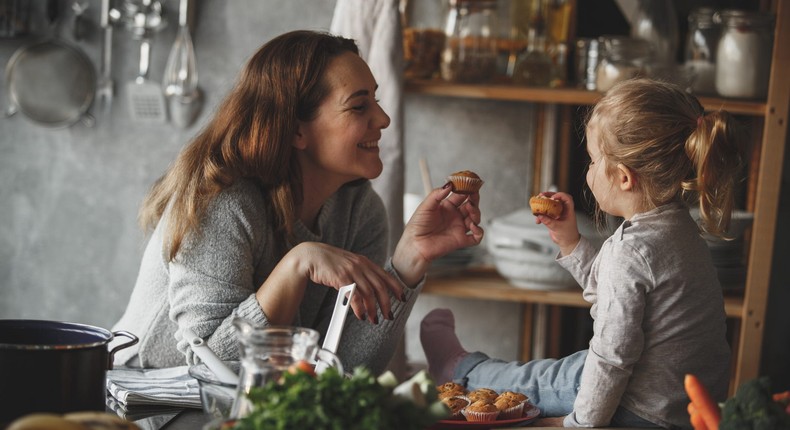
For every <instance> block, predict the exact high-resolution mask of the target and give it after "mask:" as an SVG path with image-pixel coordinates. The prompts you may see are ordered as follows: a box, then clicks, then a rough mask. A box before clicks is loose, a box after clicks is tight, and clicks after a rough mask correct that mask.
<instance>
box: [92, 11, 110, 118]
mask: <svg viewBox="0 0 790 430" xmlns="http://www.w3.org/2000/svg"><path fill="white" fill-rule="evenodd" d="M100 22H101V28H102V29H103V30H104V40H103V41H102V52H101V71H100V74H99V83H98V85H97V88H96V95H97V97H98V99H99V103H100V104H101V105H102V106H104V108H105V109H106V110H108V111H109V109H110V106H112V96H113V82H112V75H111V67H112V24H111V23H110V0H102V1H101V17H100Z"/></svg>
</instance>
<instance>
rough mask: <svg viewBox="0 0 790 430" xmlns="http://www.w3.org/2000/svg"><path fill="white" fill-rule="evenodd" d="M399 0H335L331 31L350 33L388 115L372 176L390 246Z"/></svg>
mask: <svg viewBox="0 0 790 430" xmlns="http://www.w3.org/2000/svg"><path fill="white" fill-rule="evenodd" d="M398 3H399V2H398V0H337V3H336V4H335V11H334V15H333V17H332V24H331V26H330V31H331V32H332V33H334V34H337V35H341V36H344V37H348V38H351V39H354V40H355V41H356V42H357V46H358V47H359V55H360V57H362V59H364V60H365V61H366V62H367V63H368V66H370V71H371V72H372V73H373V76H374V77H375V78H376V83H378V84H379V88H378V91H377V92H376V96H377V98H378V99H380V100H381V107H382V108H383V109H384V111H385V112H387V115H389V117H390V120H391V122H390V126H389V127H388V128H387V129H385V130H383V131H382V134H381V140H380V141H379V148H380V152H379V153H380V155H381V161H382V162H383V163H384V172H382V174H381V176H379V177H378V178H376V179H374V180H373V181H371V182H372V184H373V189H374V190H376V192H377V193H378V194H379V196H381V199H382V200H383V201H384V206H385V207H386V208H387V214H388V216H389V227H390V235H389V251H390V255H391V254H392V251H393V250H394V249H395V245H396V244H397V243H398V240H399V239H400V236H401V234H402V233H403V193H404V188H405V184H404V162H403V152H404V150H403V120H402V117H403V101H402V99H403V34H402V29H401V24H400V11H399V9H398Z"/></svg>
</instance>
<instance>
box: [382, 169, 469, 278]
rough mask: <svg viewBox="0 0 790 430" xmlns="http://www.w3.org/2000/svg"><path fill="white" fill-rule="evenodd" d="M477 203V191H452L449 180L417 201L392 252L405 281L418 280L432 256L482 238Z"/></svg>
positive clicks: (433, 257) (393, 259)
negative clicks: (457, 192) (417, 204)
mask: <svg viewBox="0 0 790 430" xmlns="http://www.w3.org/2000/svg"><path fill="white" fill-rule="evenodd" d="M479 203H480V194H479V193H474V194H471V195H464V194H455V193H452V192H451V186H450V184H449V183H447V184H445V186H444V187H442V188H437V189H434V190H433V191H432V192H431V193H430V194H429V195H428V196H427V197H426V198H425V200H423V201H422V203H420V205H419V206H418V207H417V210H415V211H414V215H412V217H411V219H410V220H409V222H408V223H407V224H406V227H405V228H404V231H403V235H402V236H401V239H400V241H398V245H397V247H396V248H395V253H394V254H393V256H392V265H393V266H394V267H395V269H396V270H397V272H398V275H399V276H400V278H401V280H402V281H403V282H404V283H405V284H406V285H409V286H413V285H415V284H417V283H418V282H419V281H420V279H422V277H423V276H424V275H425V272H426V271H427V270H428V267H429V266H430V264H431V262H432V261H433V260H435V259H437V258H439V257H441V256H443V255H446V254H447V253H449V252H451V251H455V250H456V249H460V248H465V247H467V246H472V245H477V244H479V243H480V241H481V240H483V229H482V228H480V226H479V224H480V207H479Z"/></svg>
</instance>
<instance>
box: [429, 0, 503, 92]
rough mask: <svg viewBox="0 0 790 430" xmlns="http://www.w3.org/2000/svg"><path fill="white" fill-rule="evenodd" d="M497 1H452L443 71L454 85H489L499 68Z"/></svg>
mask: <svg viewBox="0 0 790 430" xmlns="http://www.w3.org/2000/svg"><path fill="white" fill-rule="evenodd" d="M498 34H499V29H498V24H497V1H496V0H450V7H449V10H448V12H447V20H446V24H445V36H446V40H445V44H444V50H443V51H442V56H441V61H440V69H441V75H442V79H444V80H446V81H451V82H469V83H475V82H486V81H488V80H489V79H491V78H492V77H493V76H494V74H495V73H496V65H497V36H498Z"/></svg>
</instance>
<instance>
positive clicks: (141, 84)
mask: <svg viewBox="0 0 790 430" xmlns="http://www.w3.org/2000/svg"><path fill="white" fill-rule="evenodd" d="M150 62H151V40H150V39H149V38H148V37H143V38H142V39H141V40H140V73H139V74H138V75H137V78H135V80H134V81H132V82H129V83H128V84H127V85H126V89H127V91H128V92H129V110H130V111H131V113H132V118H133V119H134V120H137V121H143V122H161V123H163V122H165V121H166V119H167V116H166V111H165V109H166V108H165V98H164V95H163V94H162V90H161V88H160V87H159V84H157V83H156V82H153V81H151V80H150V79H148V72H149V70H150Z"/></svg>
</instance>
